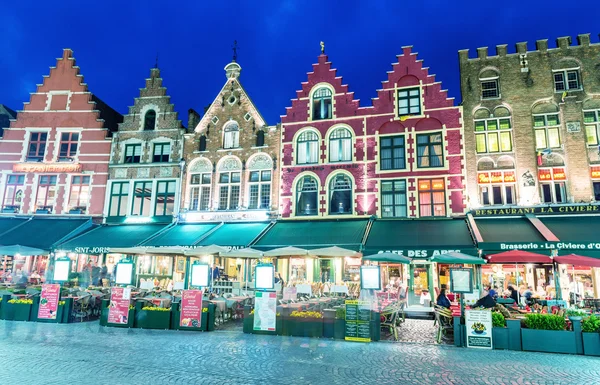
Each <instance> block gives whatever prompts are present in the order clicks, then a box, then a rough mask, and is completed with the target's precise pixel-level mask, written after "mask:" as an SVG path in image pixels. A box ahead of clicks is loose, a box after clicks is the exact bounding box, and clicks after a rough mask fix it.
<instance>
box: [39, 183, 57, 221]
mask: <svg viewBox="0 0 600 385" xmlns="http://www.w3.org/2000/svg"><path fill="white" fill-rule="evenodd" d="M55 200H56V175H42V176H40V183H39V184H38V189H37V198H36V202H35V206H36V210H48V212H52V206H54V202H55Z"/></svg>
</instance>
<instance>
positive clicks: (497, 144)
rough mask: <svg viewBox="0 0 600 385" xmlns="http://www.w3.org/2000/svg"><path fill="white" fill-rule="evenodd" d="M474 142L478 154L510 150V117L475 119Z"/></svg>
mask: <svg viewBox="0 0 600 385" xmlns="http://www.w3.org/2000/svg"><path fill="white" fill-rule="evenodd" d="M475 143H476V146H475V147H476V151H477V153H478V154H486V153H493V152H512V124H511V120H510V118H491V119H481V120H475Z"/></svg>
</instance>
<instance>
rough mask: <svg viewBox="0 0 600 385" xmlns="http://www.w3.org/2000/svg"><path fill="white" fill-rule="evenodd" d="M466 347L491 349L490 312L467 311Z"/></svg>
mask: <svg viewBox="0 0 600 385" xmlns="http://www.w3.org/2000/svg"><path fill="white" fill-rule="evenodd" d="M465 313H466V314H465V326H466V327H467V347H468V348H479V349H491V348H492V312H491V311H489V310H467V311H466V312H465Z"/></svg>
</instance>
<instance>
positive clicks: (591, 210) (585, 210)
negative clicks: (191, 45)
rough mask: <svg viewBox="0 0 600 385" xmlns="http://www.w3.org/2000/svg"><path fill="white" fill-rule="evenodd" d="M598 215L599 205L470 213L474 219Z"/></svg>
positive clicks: (515, 208) (524, 208)
mask: <svg viewBox="0 0 600 385" xmlns="http://www.w3.org/2000/svg"><path fill="white" fill-rule="evenodd" d="M597 213H600V205H599V204H592V205H568V206H539V207H512V208H498V209H493V208H486V209H477V210H473V211H471V214H472V215H473V216H476V217H502V216H518V215H526V214H538V215H547V214H597Z"/></svg>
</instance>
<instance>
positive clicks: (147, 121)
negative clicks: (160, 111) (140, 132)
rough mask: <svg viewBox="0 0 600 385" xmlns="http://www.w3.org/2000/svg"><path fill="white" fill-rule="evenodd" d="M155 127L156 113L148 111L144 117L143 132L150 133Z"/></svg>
mask: <svg viewBox="0 0 600 385" xmlns="http://www.w3.org/2000/svg"><path fill="white" fill-rule="evenodd" d="M155 126H156V111H154V110H149V111H148V112H146V115H145V116H144V131H152V130H154V128H155Z"/></svg>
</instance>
